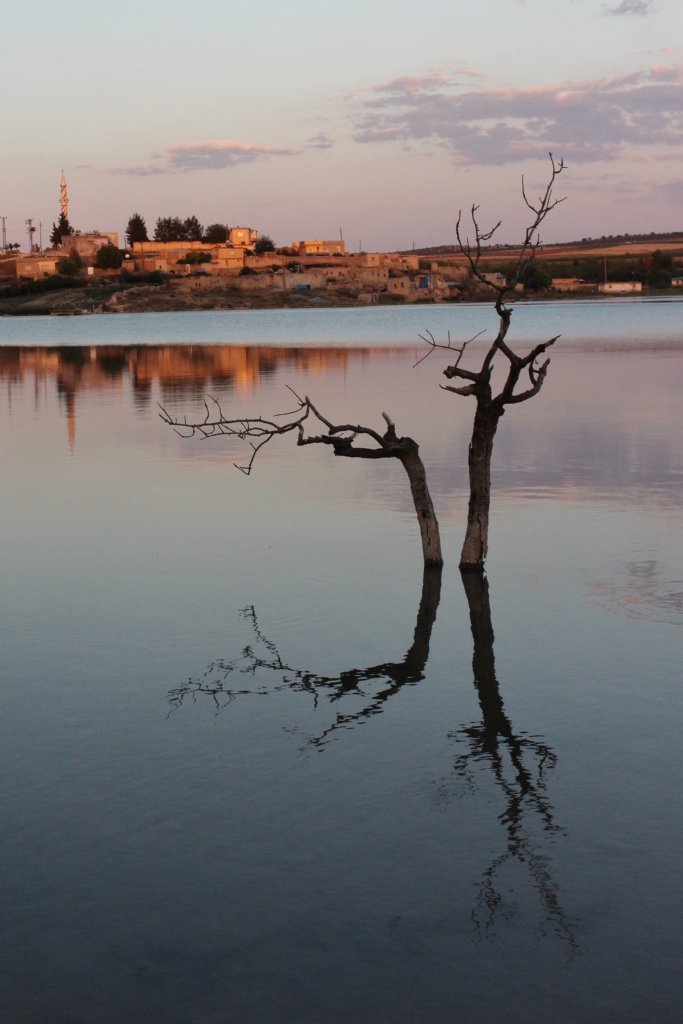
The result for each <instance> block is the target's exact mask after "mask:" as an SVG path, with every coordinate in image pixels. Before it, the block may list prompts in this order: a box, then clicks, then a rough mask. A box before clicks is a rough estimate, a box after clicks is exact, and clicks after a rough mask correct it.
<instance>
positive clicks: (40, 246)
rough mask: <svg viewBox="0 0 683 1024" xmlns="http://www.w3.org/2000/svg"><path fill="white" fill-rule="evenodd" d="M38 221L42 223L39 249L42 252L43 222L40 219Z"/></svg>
mask: <svg viewBox="0 0 683 1024" xmlns="http://www.w3.org/2000/svg"><path fill="white" fill-rule="evenodd" d="M38 223H39V224H40V234H39V236H38V237H39V238H40V242H39V243H38V249H39V251H40V252H42V251H43V222H42V220H41V221H38Z"/></svg>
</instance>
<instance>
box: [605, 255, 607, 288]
mask: <svg viewBox="0 0 683 1024" xmlns="http://www.w3.org/2000/svg"><path fill="white" fill-rule="evenodd" d="M605 284H607V253H605Z"/></svg>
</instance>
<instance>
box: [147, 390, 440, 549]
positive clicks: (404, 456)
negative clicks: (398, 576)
mask: <svg viewBox="0 0 683 1024" xmlns="http://www.w3.org/2000/svg"><path fill="white" fill-rule="evenodd" d="M289 390H290V391H292V389H291V388H290V389H289ZM292 394H293V395H294V396H295V398H296V400H297V403H298V407H297V408H296V409H294V410H293V411H292V412H289V413H283V414H282V416H283V417H290V418H289V419H287V420H286V421H285V422H280V423H277V422H275V420H267V419H264V418H263V417H262V416H256V417H246V418H243V419H228V418H226V417H225V416H224V415H223V410H222V409H221V406H220V404H219V403H218V402H217V401H216V399H211V402H212V405H211V406H209V404H208V402H207V401H206V400H205V402H204V406H205V409H206V415H205V417H204V418H203V419H201V420H196V421H189V422H188V420H187V418H183V419H182V420H179V419H175V418H173V417H172V416H171V415H170V414H169V413H168V412H167V410H166V409H164V407H163V406H159V408H160V409H161V413H160V416H161V418H162V419H163V421H164V422H165V423H168V424H169V425H170V426H172V427H173V428H174V429H175V430H176V432H177V433H179V434H180V435H181V437H194V436H199V437H202V438H210V437H233V438H237V439H239V440H247V439H249V442H250V445H251V449H252V453H251V457H250V458H249V461H248V463H247V464H246V465H243V466H238V465H237V464H236V463H235V465H236V467H237V469H239V470H241V471H242V472H243V473H245V474H246V475H247V476H248V475H249V474H250V473H251V470H252V467H253V465H254V459H255V458H256V456H257V454H258V452H259V451H260V450H261V448H263V446H264V445H266V444H268V442H269V441H271V440H272V439H273V438H274V437H279V436H281V435H284V434H290V433H292V432H295V433H296V434H297V445H299V446H304V445H309V444H326V445H329V446H330V447H331V448H332V449H333V451H334V454H335V455H338V456H342V457H344V458H349V459H398V461H399V462H400V463H401V465H402V466H403V468H404V469H405V471H406V473H407V475H408V480H409V482H410V492H411V494H412V497H413V504H414V506H415V512H416V514H417V520H418V523H419V525H420V536H421V539H422V554H423V556H424V562H425V565H443V557H442V554H441V538H440V534H439V524H438V521H437V518H436V514H435V512H434V506H433V504H432V499H431V495H430V493H429V488H428V486H427V476H426V473H425V468H424V463H423V462H422V459H421V457H420V449H419V445H418V443H417V441H414V440H413V438H412V437H399V436H398V435H397V433H396V425H395V423H394V421H393V420H392V419H391V417H390V416H389V415H388V414H387V413H385V412H383V413H382V416H383V417H384V420H385V422H386V426H387V429H386V431H385V432H384V434H380V433H379V432H378V431H376V430H373V429H372V428H371V427H363V426H361V425H360V424H353V423H336V424H335V423H331V422H330V420H328V419H326V418H325V416H323V415H322V413H321V412H319V411H318V409H316V407H315V406H314V405H313V402H312V401H311V400H310V398H308V397H306V398H300V397H299V395H297V394H296V392H295V391H292ZM311 418H312V419H313V420H318V422H319V423H322V424H323V425H324V426H325V427H327V432H326V433H324V434H307V432H306V427H307V426H308V424H309V423H310V421H311ZM361 436H363V437H367V438H370V439H371V440H372V441H374V442H375V445H376V447H361V446H357V445H355V444H354V442H355V440H356V438H358V437H361Z"/></svg>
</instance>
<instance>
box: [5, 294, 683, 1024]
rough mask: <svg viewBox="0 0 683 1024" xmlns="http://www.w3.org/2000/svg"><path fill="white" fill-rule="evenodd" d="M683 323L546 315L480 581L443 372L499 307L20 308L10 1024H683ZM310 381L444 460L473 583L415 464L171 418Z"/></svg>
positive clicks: (659, 309) (640, 306)
mask: <svg viewBox="0 0 683 1024" xmlns="http://www.w3.org/2000/svg"><path fill="white" fill-rule="evenodd" d="M682 314H683V304H681V303H678V302H623V301H622V302H614V303H612V302H601V303H597V302H596V303H592V302H581V303H579V302H576V303H569V302H567V303H554V304H552V303H548V304H542V303H538V304H533V305H531V304H530V305H528V306H520V307H519V308H518V309H517V310H516V312H515V318H514V320H515V323H514V328H513V332H512V338H513V341H515V342H517V343H518V344H519V345H520V347H521V346H522V345H523V343H524V341H525V340H535V339H538V338H542V337H546V336H551V335H553V334H557V333H562V335H563V339H562V341H561V342H560V343H559V344H558V346H557V347H556V349H555V350H553V352H552V362H551V366H550V369H549V373H548V378H547V381H546V384H545V386H544V388H543V390H542V392H541V393H540V395H539V396H538V397H536V398H535V399H533V401H531V402H529V403H526V404H524V405H521V406H517V407H511V408H509V409H508V411H507V413H506V415H505V417H504V418H503V420H502V421H501V424H500V428H499V432H498V436H497V438H496V445H495V449H494V460H493V480H494V484H493V490H494V496H493V506H492V525H491V537H490V547H491V550H490V556H489V560H488V565H487V569H488V573H487V582H486V586H485V587H482V588H481V589H480V590H479V591H478V592H474V591H473V590H472V589H471V588H470V591H469V593H468V592H466V589H465V588H464V586H463V582H462V580H461V577H460V574H459V572H458V569H457V563H458V555H459V548H460V545H461V543H462V538H463V534H464V521H465V514H466V503H467V489H466V485H467V444H468V440H469V432H470V428H471V420H472V415H473V411H474V410H473V405H472V402H471V400H470V399H466V398H461V397H459V396H456V395H452V394H449V393H447V392H445V391H441V390H440V389H439V383H441V382H444V378H443V377H442V376H441V372H440V371H441V370H442V369H443V367H444V366H445V365H446V363H447V362H448V361H449V360H448V359H446V358H445V357H444V356H442V355H441V354H435V355H433V356H431V357H430V358H429V359H427V360H426V362H424V363H422V364H421V365H420V366H419V367H417V368H416V369H413V364H414V363H415V361H416V358H418V357H419V356H420V355H422V354H423V351H422V348H421V347H419V342H418V343H417V345H418V347H416V344H415V342H416V334H417V332H418V331H422V330H424V328H429V329H431V330H432V331H433V332H434V334H435V335H437V336H440V337H445V336H446V331H447V330H448V329H450V330H451V331H452V332H453V338H454V339H456V338H457V339H461V338H463V337H469V336H471V334H474V333H476V332H477V331H478V330H481V329H483V328H488V329H489V335H488V336H493V332H494V331H495V327H496V323H495V316H494V314H493V312H492V310H491V309H490V308H488V307H484V306H468V307H459V308H456V307H443V306H442V307H422V308H412V309H410V310H407V309H403V310H402V309H395V308H390V309H367V310H345V311H340V310H334V311H325V310H311V311H310V312H309V311H305V312H297V311H281V312H278V311H275V312H267V313H261V312H258V313H244V312H234V313H230V312H227V313H218V312H216V313H196V314H172V315H168V316H167V315H164V314H159V315H155V314H152V315H145V316H132V315H131V316H124V315H121V316H111V317H104V316H101V317H95V316H93V317H83V318H79V319H72V318H68V319H67V318H63V319H62V318H59V319H57V318H30V319H29V318H16V319H8V318H3V319H2V320H1V321H0V383H1V386H2V400H1V402H0V410H1V415H2V428H3V429H2V433H3V440H4V444H3V457H2V469H3V478H2V490H1V492H0V494H1V502H2V517H1V522H2V530H1V533H0V537H1V540H0V571H1V572H2V579H3V581H4V586H3V588H2V592H1V594H0V642H1V645H0V683H1V685H2V714H1V715H0V730H1V731H2V737H1V742H2V760H1V764H0V768H1V770H0V809H1V813H2V821H3V830H2V839H1V840H0V842H1V864H2V872H1V873H0V905H1V906H2V914H1V915H0V951H1V956H0V974H1V983H0V1018H1V1019H2V1021H3V1024H4V1022H7V1024H15V1022H17V1024H18V1022H21V1024H44V1022H48V1021H49V1022H50V1024H91V1022H92V1024H120V1022H122V1021H126V1022H130V1024H143V1022H144V1024H157V1022H162V1021H163V1022H164V1024H167V1022H168V1024H233V1022H234V1024H238V1022H239V1024H244V1022H250V1024H251V1022H264V1024H265V1022H268V1024H270V1022H273V1024H275V1022H277V1024H280V1022H292V1024H295V1022H296V1024H301V1022H311V1024H328V1022H332V1024H348V1022H350V1021H354V1022H368V1024H370V1022H373V1024H376V1022H379V1024H395V1022H396V1024H402V1022H410V1024H424V1022H429V1024H432V1022H439V1024H440V1022H444V1024H445V1022H449V1024H453V1022H460V1021H467V1022H468V1024H490V1022H492V1021H495V1022H496V1024H522V1022H524V1024H527V1022H530V1024H537V1022H548V1024H550V1022H553V1024H558V1022H561V1024H564V1022H572V1024H574V1022H576V1024H579V1022H580V1024H603V1022H609V1024H617V1022H618V1024H621V1022H634V1024H635V1022H638V1024H642V1022H645V1021H648V1022H649V1021H657V1022H658V1024H659V1022H663V1024H668V1022H674V1021H676V1022H677V1021H678V1020H680V1006H681V1000H682V998H683V983H682V982H681V971H680V963H681V959H682V958H683V939H682V935H683V909H682V908H683V900H682V897H683V891H682V890H683V882H682V876H681V870H680V850H681V844H682V842H683V815H682V799H681V792H682V783H683V771H682V764H681V744H682V742H683V693H682V683H683V680H682V673H681V640H682V638H683V513H682V499H683V403H682V402H681V387H682V385H683V318H682ZM416 353H417V355H416ZM471 358H472V361H473V363H474V362H475V361H476V358H477V352H476V351H475V352H474V353H473V354H472V357H471ZM287 385H289V386H290V387H291V388H293V389H294V390H296V391H297V392H298V393H300V394H308V395H310V397H311V398H312V399H313V400H314V401H315V402H316V404H317V405H318V407H319V408H320V409H321V411H323V412H324V413H325V414H326V415H327V416H328V417H329V418H331V419H333V420H335V419H340V420H341V419H343V420H345V421H348V420H352V421H353V420H360V421H361V422H363V423H366V424H367V425H372V426H376V427H380V426H381V424H382V420H381V412H382V411H383V410H386V411H387V412H388V413H390V414H391V415H392V416H393V418H394V419H395V420H396V422H397V427H398V430H399V433H403V434H410V435H411V436H413V437H415V438H416V439H417V440H418V441H419V443H420V445H421V452H422V455H423V458H424V461H425V464H426V466H427V471H428V478H429V481H430V485H431V489H432V494H433V498H434V502H435V505H436V510H437V514H438V516H439V519H440V522H441V526H442V533H443V542H444V549H445V558H446V565H445V567H444V571H443V576H442V578H441V580H439V579H438V578H436V579H435V578H433V577H431V578H427V579H426V580H425V581H424V586H423V571H422V565H421V556H420V544H419V534H418V529H417V524H416V522H415V521H414V513H413V510H412V506H411V503H410V496H409V492H408V485H407V478H406V477H405V474H404V473H403V470H402V468H401V467H400V465H398V463H396V464H395V465H394V464H393V460H392V461H391V462H386V463H384V462H380V463H377V464H375V463H371V462H362V461H358V460H345V459H335V458H333V457H332V456H331V453H330V452H329V451H328V450H327V449H322V447H321V448H318V447H310V448H305V449H297V447H296V445H295V444H294V442H293V438H291V437H289V438H284V439H277V440H275V441H274V442H273V443H272V444H270V445H268V446H267V447H266V448H265V449H264V450H263V452H261V453H260V454H259V456H258V459H257V461H256V465H255V469H254V471H253V473H252V475H251V476H250V477H246V476H245V475H244V474H242V473H239V472H238V471H237V470H236V469H235V468H234V467H233V463H235V462H237V463H240V462H242V461H243V460H244V458H245V446H244V445H242V444H240V443H239V442H236V443H231V442H227V441H226V440H225V439H217V440H208V441H199V440H183V439H181V438H180V437H178V436H177V435H176V434H175V433H174V432H173V431H172V430H170V429H169V428H168V427H167V426H165V425H164V424H163V423H162V422H161V420H160V419H159V417H158V415H157V412H158V408H157V404H156V403H157V402H161V403H163V405H164V406H166V407H167V408H168V409H169V411H171V412H172V413H174V414H179V415H180V414H183V413H188V414H192V415H193V414H196V413H200V412H201V410H202V399H203V397H204V396H205V395H207V394H211V395H214V396H215V397H216V398H218V399H219V400H220V401H221V403H222V405H223V408H224V410H225V411H226V413H228V412H229V413H230V414H233V413H234V414H235V415H246V414H259V413H262V414H264V415H266V414H268V415H271V414H273V413H276V412H283V411H286V410H287V409H291V408H292V396H291V393H290V392H289V391H288V390H287ZM246 454H248V453H246ZM475 589H476V588H475ZM489 610H490V620H489V616H488V612H489ZM471 611H473V612H474V614H472V615H471ZM490 627H492V629H491V628H490Z"/></svg>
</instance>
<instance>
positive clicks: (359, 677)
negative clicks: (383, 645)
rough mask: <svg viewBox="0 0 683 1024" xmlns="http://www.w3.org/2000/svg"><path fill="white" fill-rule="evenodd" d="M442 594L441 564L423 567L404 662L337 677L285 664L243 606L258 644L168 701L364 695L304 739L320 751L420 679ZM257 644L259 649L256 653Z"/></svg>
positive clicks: (350, 671) (191, 682)
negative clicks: (356, 707)
mask: <svg viewBox="0 0 683 1024" xmlns="http://www.w3.org/2000/svg"><path fill="white" fill-rule="evenodd" d="M440 597H441V566H425V568H424V574H423V578H422V595H421V599H420V607H419V609H418V613H417V622H416V623H415V633H414V636H413V642H412V644H411V646H410V648H409V649H408V651H407V653H406V655H405V657H404V658H403V660H402V661H396V662H391V661H387V662H383V663H381V664H379V665H371V666H369V667H368V668H352V669H347V670H346V671H345V672H341V673H340V674H339V675H338V676H319V675H316V674H315V673H313V672H307V671H305V670H303V669H296V668H292V667H291V666H290V665H286V664H285V663H284V662H283V661H282V658H281V656H280V653H279V651H278V649H277V647H276V645H275V644H274V643H273V642H272V641H271V640H268V639H267V638H266V637H265V636H264V634H263V633H262V631H261V629H260V627H259V624H258V620H257V618H256V612H255V611H254V607H253V606H249V607H247V608H244V609H243V611H242V614H243V615H244V617H245V618H246V619H247V620H248V621H249V622H250V623H251V626H252V629H253V631H254V635H255V637H256V643H255V644H254V646H251V645H249V646H247V647H245V648H244V650H243V651H242V654H241V656H240V657H239V658H235V659H234V660H233V661H222V660H221V661H215V662H213V663H212V664H211V665H209V667H208V668H207V670H206V672H205V673H204V675H203V676H201V678H199V679H189V680H188V682H187V683H185V685H184V686H179V687H177V688H176V689H174V690H171V691H170V693H169V695H168V702H169V705H170V707H171V711H174V710H176V709H177V708H179V707H180V706H181V705H182V704H183V702H184V700H185V698H186V697H190V698H191V699H192V700H193V701H196V700H197V695H198V694H206V695H208V696H209V697H210V698H211V699H212V700H213V702H214V705H215V708H216V713H218V712H219V711H220V710H221V709H222V708H224V707H225V706H226V705H228V704H230V703H231V702H232V701H233V700H235V699H236V698H237V697H239V696H243V695H246V694H257V695H264V696H265V695H267V694H269V693H275V692H277V691H279V690H295V691H305V692H307V693H310V694H311V696H312V697H313V706H314V707H315V708H317V707H318V701H319V699H320V698H321V697H327V699H328V701H329V702H330V703H332V702H333V701H340V700H341V699H342V698H344V697H347V696H349V695H351V694H353V695H355V696H356V697H361V698H363V702H364V703H363V707H362V708H361V709H360V711H355V712H349V713H343V712H341V711H340V712H337V715H336V717H335V720H334V722H333V723H332V724H331V725H329V726H328V727H327V728H326V729H325V730H323V732H322V733H320V735H319V736H316V737H313V738H312V739H310V740H309V741H308V745H310V746H313V747H317V748H318V750H322V749H323V747H324V746H325V744H326V743H328V742H329V737H330V735H331V734H332V733H333V732H336V731H337V730H338V729H352V728H353V727H354V726H355V725H361V724H363V722H365V721H367V720H368V719H369V718H371V717H372V716H373V715H378V714H380V713H381V712H382V711H383V710H384V705H385V704H386V702H387V701H388V700H389V698H390V697H393V696H394V695H395V694H396V693H398V691H399V690H400V689H401V688H402V687H403V686H405V685H406V684H414V683H419V682H420V680H422V679H424V670H425V666H426V664H427V659H428V658H429V644H430V640H431V635H432V628H433V626H434V622H435V621H436V612H437V609H438V607H439V600H440ZM259 649H260V650H261V653H259ZM266 673H267V674H274V675H275V676H276V677H277V679H278V681H276V682H275V683H274V684H273V683H271V684H270V685H269V684H268V681H267V679H266V681H264V682H263V683H261V684H259V683H258V682H256V681H257V680H259V679H261V677H262V675H263V674H266ZM239 676H246V677H248V678H251V679H253V680H255V685H253V686H247V687H240V686H238V685H232V684H233V681H234V682H235V683H236V682H237V680H238V678H239ZM380 680H382V681H384V682H385V684H386V685H384V686H383V687H382V688H381V689H380V690H378V691H374V692H373V691H372V688H371V687H370V686H369V685H368V684H372V683H374V682H377V681H380Z"/></svg>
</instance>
